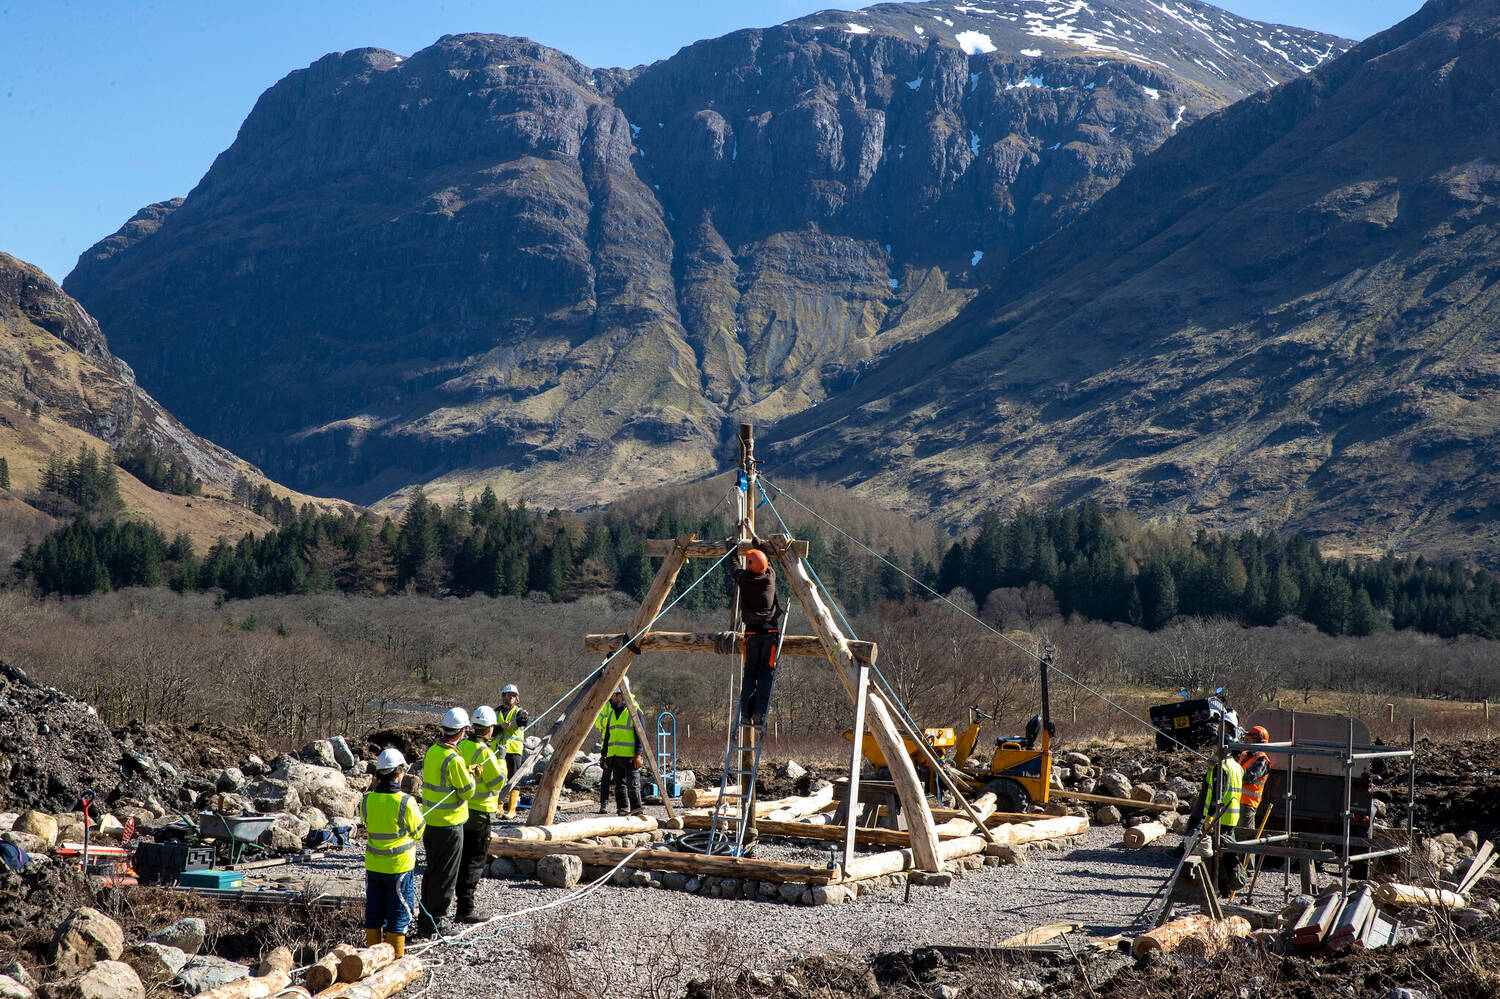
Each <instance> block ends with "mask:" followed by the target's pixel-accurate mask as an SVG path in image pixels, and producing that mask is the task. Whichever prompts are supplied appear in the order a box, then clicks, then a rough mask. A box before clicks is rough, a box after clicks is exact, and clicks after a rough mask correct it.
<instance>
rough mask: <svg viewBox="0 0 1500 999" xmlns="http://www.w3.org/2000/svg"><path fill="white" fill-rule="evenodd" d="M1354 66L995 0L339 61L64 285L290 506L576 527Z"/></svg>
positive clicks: (1146, 10)
mask: <svg viewBox="0 0 1500 999" xmlns="http://www.w3.org/2000/svg"><path fill="white" fill-rule="evenodd" d="M1106 22H1108V23H1106ZM918 28H920V29H921V30H920V31H918V30H917V29H918ZM1136 36H1139V37H1136ZM1345 45H1346V43H1344V42H1342V41H1340V40H1338V39H1333V38H1329V37H1327V36H1321V35H1317V34H1316V33H1312V32H1302V31H1298V30H1296V29H1289V28H1276V27H1273V26H1268V25H1258V24H1254V23H1253V22H1245V21H1243V20H1241V19H1237V18H1233V17H1232V16H1230V15H1227V14H1225V13H1224V12H1222V11H1217V10H1216V9H1215V8H1211V7H1207V6H1206V5H1202V4H1195V3H1187V2H1176V0H1172V2H1167V0H1163V2H1161V3H1155V2H1147V0H1111V2H1110V3H1093V4H1083V3H1080V2H1077V0H1069V2H1066V3H1058V2H1051V0H1048V2H1044V3H1035V2H1029V0H1027V2H1023V0H1004V2H994V3H984V4H982V5H963V4H960V5H948V4H933V3H918V4H882V5H877V6H875V7H871V8H867V9H865V10H862V11H859V12H857V13H854V14H847V13H840V14H837V15H836V16H835V15H834V14H827V15H826V16H825V15H816V16H815V17H814V18H809V19H802V20H800V21H794V22H791V23H789V24H786V25H780V26H776V27H773V28H767V29H756V30H746V31H739V32H734V33H732V34H730V35H727V36H724V37H723V38H718V39H712V40H708V41H704V42H700V43H697V44H695V45H692V46H688V47H687V48H685V49H684V50H682V51H681V52H679V53H678V54H677V55H675V56H673V57H672V58H670V59H667V60H663V61H662V62H659V63H657V64H654V65H652V66H647V67H640V68H637V69H634V70H629V71H623V70H591V69H589V68H587V67H584V66H582V65H581V64H579V63H578V62H576V61H575V60H573V59H571V58H569V57H567V56H566V55H564V54H562V53H560V52H557V51H555V50H551V49H548V48H545V47H543V46H540V45H537V44H535V43H533V42H529V41H527V40H524V39H514V38H506V37H500V36H480V35H460V36H448V37H445V38H443V39H441V40H440V41H439V42H438V43H436V44H435V45H433V46H431V47H429V48H427V49H424V50H422V51H421V52H417V53H415V54H413V55H412V56H410V57H409V58H405V57H402V56H399V55H397V54H394V53H390V52H385V51H381V50H374V49H363V50H357V51H353V52H348V53H343V54H336V55H330V56H327V57H325V58H323V59H321V60H319V61H318V62H317V63H315V64H313V65H312V66H310V67H308V68H307V69H306V70H299V71H297V72H294V73H292V74H290V75H289V76H288V77H287V78H286V79H284V80H283V81H281V82H280V83H278V84H277V85H276V86H274V87H272V88H271V89H270V90H269V91H267V92H266V93H265V94H264V95H263V96H262V97H261V99H260V100H259V101H258V102H257V105H256V107H255V109H254V110H253V111H252V113H251V114H250V116H249V117H248V118H247V120H246V121H245V123H244V125H243V127H242V128H241V130H240V134H239V136H238V137H237V139H236V141H235V142H234V144H233V145H232V146H231V147H230V148H229V149H227V150H226V151H225V152H224V153H223V154H221V155H220V157H219V158H218V160H217V161H216V162H215V163H214V165H213V167H212V168H211V169H210V170H209V172H208V174H207V175H206V176H205V177H204V178H203V180H202V181H201V182H200V183H199V184H198V186H197V187H196V188H195V189H194V190H193V191H192V192H191V193H190V194H189V195H188V196H187V197H186V198H185V199H183V200H182V201H181V202H180V203H173V202H164V203H162V204H159V205H154V206H150V207H149V208H147V209H145V210H143V212H142V213H140V214H138V215H137V216H136V217H135V218H134V219H132V220H131V221H130V222H129V223H127V225H126V226H125V227H124V228H122V229H121V230H120V232H118V233H116V234H115V235H114V236H112V237H111V238H110V239H108V240H106V241H104V242H102V243H101V244H99V245H98V246H96V247H94V248H92V249H91V250H90V251H88V252H87V253H85V254H84V256H83V257H82V258H81V259H80V262H79V265H78V267H77V269H76V270H75V271H74V272H73V273H72V274H71V275H70V276H69V278H68V280H67V282H66V286H67V288H68V289H69V290H70V291H71V292H73V293H75V294H76V295H77V296H78V297H79V298H80V299H81V300H82V301H84V302H85V303H86V304H87V305H88V306H89V307H90V309H91V310H93V311H95V312H96V313H97V314H98V315H99V316H100V317H101V321H102V322H103V323H104V325H105V327H106V329H107V330H108V331H109V333H110V336H111V338H112V341H113V342H114V343H116V345H117V346H118V347H119V349H120V350H121V351H122V352H123V353H124V354H125V355H126V356H128V357H129V358H130V359H131V361H132V363H133V364H134V365H135V367H136V369H137V370H138V371H140V372H141V377H142V379H143V380H144V381H145V383H146V384H148V385H150V386H152V387H153V388H154V389H155V390H157V391H158V392H160V393H161V394H162V395H163V397H164V399H165V401H166V402H167V404H168V405H169V406H171V407H172V408H173V410H174V411H178V412H181V413H182V415H183V416H184V418H185V419H187V420H188V421H189V422H190V423H191V424H192V425H193V426H195V427H197V428H199V429H200V430H201V431H203V432H205V433H207V434H209V435H210V436H213V437H214V438H215V439H218V440H222V441H224V442H225V443H226V444H228V445H229V446H231V447H232V448H234V449H235V450H236V451H237V452H238V453H241V454H244V455H246V456H247V457H249V458H250V459H252V460H254V461H256V462H257V463H258V464H260V465H262V466H263V467H266V468H267V469H269V470H270V471H271V472H272V474H273V475H276V476H279V477H284V478H286V479H287V480H289V481H292V482H295V483H297V484H298V485H299V486H301V487H303V488H308V489H312V490H316V491H321V492H329V493H337V494H340V495H345V496H349V497H352V498H356V499H359V500H363V501H372V500H376V499H379V498H380V497H382V496H387V495H389V494H395V493H398V492H399V491H400V490H402V489H404V488H405V487H407V486H409V485H411V484H414V483H426V484H428V486H429V489H430V491H431V492H433V493H434V494H436V495H437V496H438V497H439V498H444V496H445V493H455V492H457V491H458V489H460V488H463V487H469V488H473V487H474V486H476V485H477V484H479V483H486V484H490V485H493V486H494V487H495V488H496V490H497V492H499V493H501V494H502V495H507V496H516V497H525V498H527V499H528V500H531V501H534V502H549V503H550V502H557V503H562V504H564V505H569V506H577V505H582V504H585V503H589V502H595V501H599V500H603V499H607V498H610V497H613V496H614V495H617V494H618V493H619V492H621V491H622V490H626V489H630V488H639V487H641V486H649V485H653V484H656V483H661V482H669V481H680V480H682V479H685V478H690V477H693V476H697V475H701V474H704V473H707V472H710V471H713V470H715V469H716V468H717V467H718V465H719V462H720V457H721V455H720V454H719V452H720V451H721V450H722V448H723V443H724V441H725V440H726V439H727V438H728V436H729V435H730V434H731V433H732V428H733V425H734V423H735V422H736V421H738V420H739V419H751V420H754V421H756V422H759V423H762V424H766V423H769V422H773V421H775V420H778V419H783V418H786V417H788V416H790V415H793V414H796V413H799V412H804V411H806V410H808V409H809V408H810V407H815V406H819V405H821V404H824V403H826V402H827V401H828V400H830V399H831V398H834V397H836V396H837V395H838V394H839V393H841V392H844V391H846V390H848V389H849V388H850V387H851V386H853V385H856V384H858V382H859V379H860V378H861V377H862V375H863V373H864V372H865V371H866V370H868V369H869V367H870V366H871V365H872V364H873V363H874V362H876V360H877V359H878V358H880V357H881V356H883V355H885V354H887V353H888V352H890V351H892V350H894V349H896V348H897V347H899V346H900V345H902V344H907V343H914V342H920V341H922V340H924V339H925V338H926V337H928V336H929V335H930V334H931V333H932V332H933V331H934V330H936V329H938V328H939V327H941V326H942V325H943V324H944V323H946V322H947V321H949V320H950V319H951V318H952V317H953V316H954V315H956V314H957V313H958V311H959V310H960V309H961V308H962V307H963V306H964V304H965V303H966V302H968V301H969V299H971V298H972V297H973V295H974V294H975V291H976V290H977V288H978V287H979V285H980V284H981V283H982V282H983V281H984V280H987V279H988V276H989V275H990V274H992V273H993V272H995V271H996V270H998V268H999V267H1000V266H1001V265H1003V263H1004V262H1005V261H1006V260H1008V259H1010V258H1012V257H1014V256H1016V255H1018V254H1020V253H1023V252H1024V251H1025V250H1026V249H1028V248H1029V247H1031V246H1033V245H1035V244H1036V242H1037V241H1038V240H1041V239H1044V238H1046V237H1047V236H1049V235H1051V234H1052V233H1055V232H1057V231H1058V230H1059V229H1060V228H1062V227H1064V226H1066V225H1067V224H1069V223H1070V222H1072V221H1074V220H1075V219H1077V218H1078V217H1079V216H1080V215H1081V214H1082V213H1083V212H1084V211H1085V210H1086V209H1087V207H1088V206H1089V205H1091V204H1092V203H1093V202H1094V201H1095V200H1096V199H1097V198H1098V197H1099V196H1100V195H1101V194H1102V193H1104V192H1105V191H1107V190H1108V189H1109V188H1110V187H1112V186H1113V185H1114V184H1116V183H1118V182H1119V180H1120V178H1121V177H1124V176H1126V175H1127V173H1128V172H1129V171H1130V170H1131V168H1132V167H1133V166H1134V164H1135V163H1136V161H1137V160H1138V158H1139V157H1141V156H1143V155H1145V154H1146V153H1148V152H1150V151H1151V150H1152V149H1154V148H1156V147H1157V146H1158V145H1160V143H1161V142H1162V141H1164V140H1165V139H1167V138H1169V137H1170V136H1172V135H1173V134H1175V132H1176V131H1177V130H1179V129H1181V128H1182V127H1183V126H1185V125H1186V124H1188V123H1190V122H1192V121H1194V120H1196V119H1198V118H1201V117H1202V116H1204V115H1206V114H1209V113H1212V112H1213V111H1215V110H1217V109H1218V108H1221V107H1223V106H1225V105H1227V104H1229V103H1231V102H1232V101H1234V100H1236V99H1238V98H1240V97H1241V96H1243V94H1245V93H1247V92H1249V91H1251V90H1253V89H1255V88H1256V87H1259V86H1262V85H1264V81H1265V80H1267V79H1269V80H1273V81H1281V80H1287V79H1292V78H1295V77H1296V76H1298V75H1300V73H1301V72H1302V69H1303V67H1304V66H1306V65H1310V64H1312V63H1315V62H1316V61H1317V60H1319V59H1321V58H1324V57H1325V56H1327V55H1329V54H1333V53H1336V52H1337V51H1340V50H1342V48H1344V47H1345Z"/></svg>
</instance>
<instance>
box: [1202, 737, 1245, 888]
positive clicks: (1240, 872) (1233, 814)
mask: <svg viewBox="0 0 1500 999" xmlns="http://www.w3.org/2000/svg"><path fill="white" fill-rule="evenodd" d="M1244 784H1245V772H1244V770H1242V769H1241V768H1240V764H1239V761H1237V760H1236V759H1234V757H1232V756H1226V757H1224V759H1222V760H1219V761H1217V762H1210V763H1209V765H1208V772H1207V773H1205V774H1204V775H1203V783H1202V785H1201V786H1200V787H1199V788H1198V798H1197V800H1196V801H1194V802H1193V808H1192V811H1191V812H1189V813H1188V814H1189V815H1191V816H1192V818H1191V820H1190V821H1189V824H1188V833H1189V835H1191V834H1192V833H1195V832H1197V831H1198V830H1199V829H1201V828H1203V824H1204V823H1205V822H1207V821H1209V820H1210V819H1213V818H1214V816H1215V814H1216V813H1217V816H1218V823H1219V840H1220V843H1221V844H1222V843H1224V842H1229V843H1233V842H1235V839H1236V837H1235V834H1234V830H1235V827H1236V826H1238V825H1239V823H1240V794H1241V792H1242V791H1243V790H1244ZM1211 831H1212V830H1211V829H1205V830H1204V832H1205V833H1208V832H1211ZM1198 852H1199V853H1200V854H1202V855H1205V856H1211V855H1212V853H1211V849H1210V842H1209V838H1208V836H1207V835H1205V836H1204V838H1203V840H1202V841H1201V842H1200V843H1199V846H1198ZM1218 871H1219V891H1220V892H1221V893H1223V894H1225V895H1229V894H1232V893H1233V892H1234V891H1236V890H1237V889H1239V888H1242V887H1244V885H1245V883H1246V881H1247V880H1248V879H1247V878H1246V876H1245V867H1244V863H1243V862H1242V861H1241V860H1240V858H1239V856H1238V855H1235V854H1226V855H1225V856H1223V857H1220V858H1219V862H1218Z"/></svg>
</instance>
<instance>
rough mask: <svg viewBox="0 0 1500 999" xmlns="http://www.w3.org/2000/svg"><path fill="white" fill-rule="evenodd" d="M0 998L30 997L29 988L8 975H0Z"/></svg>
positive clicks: (25, 998) (19, 998)
mask: <svg viewBox="0 0 1500 999" xmlns="http://www.w3.org/2000/svg"><path fill="white" fill-rule="evenodd" d="M0 999H32V993H31V989H30V988H28V987H26V986H25V985H22V984H21V983H20V982H18V981H16V980H15V979H14V978H12V977H10V976H9V975H0Z"/></svg>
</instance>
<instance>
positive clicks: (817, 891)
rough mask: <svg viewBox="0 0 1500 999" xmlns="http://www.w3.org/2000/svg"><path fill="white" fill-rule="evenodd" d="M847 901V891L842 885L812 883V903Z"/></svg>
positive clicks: (838, 903)
mask: <svg viewBox="0 0 1500 999" xmlns="http://www.w3.org/2000/svg"><path fill="white" fill-rule="evenodd" d="M847 901H849V892H848V891H847V890H846V889H845V888H844V886H843V885H813V890H812V904H813V905H843V904H844V903H845V902H847Z"/></svg>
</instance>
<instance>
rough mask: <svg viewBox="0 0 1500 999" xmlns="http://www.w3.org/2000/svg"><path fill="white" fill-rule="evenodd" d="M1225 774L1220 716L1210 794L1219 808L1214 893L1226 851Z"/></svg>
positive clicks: (1215, 848) (1215, 844)
mask: <svg viewBox="0 0 1500 999" xmlns="http://www.w3.org/2000/svg"><path fill="white" fill-rule="evenodd" d="M1223 773H1224V716H1223V715H1220V716H1219V751H1218V753H1216V754H1215V756H1214V770H1213V774H1212V775H1211V782H1210V784H1209V793H1210V794H1211V795H1212V797H1211V798H1210V799H1209V800H1210V801H1212V802H1213V803H1214V805H1216V806H1218V808H1217V810H1216V811H1215V814H1214V820H1213V821H1214V831H1213V844H1214V855H1213V862H1214V866H1213V885H1212V887H1211V889H1210V890H1212V891H1214V892H1217V891H1218V890H1219V863H1220V860H1219V858H1220V857H1221V856H1222V855H1223V851H1224V834H1223V830H1224V822H1223V811H1224V808H1223V801H1222V798H1223V796H1224V795H1223V792H1222V791H1220V790H1219V783H1220V779H1221V775H1222V774H1223Z"/></svg>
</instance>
